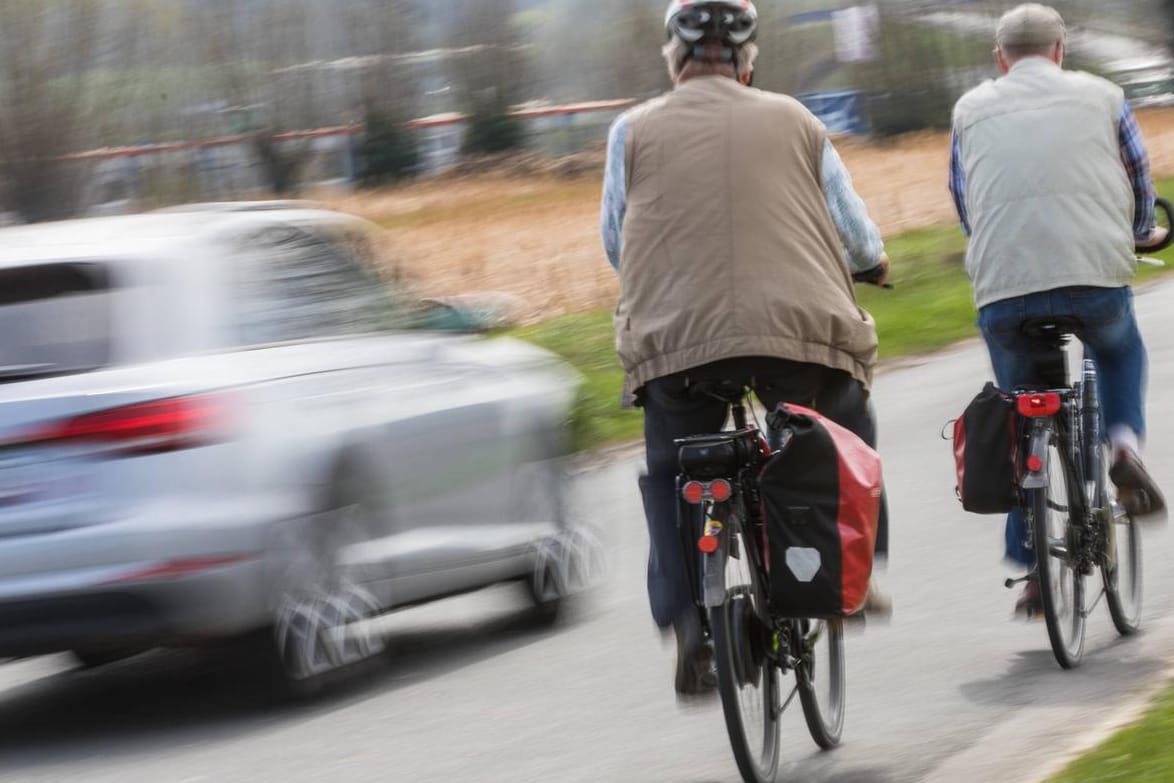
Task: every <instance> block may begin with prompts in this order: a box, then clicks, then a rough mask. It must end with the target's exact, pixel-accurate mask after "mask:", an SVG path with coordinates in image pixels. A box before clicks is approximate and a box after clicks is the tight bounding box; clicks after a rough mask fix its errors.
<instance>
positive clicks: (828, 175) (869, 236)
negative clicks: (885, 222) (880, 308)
mask: <svg viewBox="0 0 1174 783" xmlns="http://www.w3.org/2000/svg"><path fill="white" fill-rule="evenodd" d="M821 168H822V171H821V177H822V179H823V191H824V194H825V196H826V198H827V205H828V211H829V212H830V213H831V215H832V222H833V223H834V224H835V226H836V232H837V233H838V234H839V235H840V242H841V243H842V244H843V245H844V250H845V251H846V253H847V256H848V266H849V267H850V268H851V270H852V271H853V272H864V271H867V270H869V269H872V268H873V267H875V266H876V265H877V264H879V263H880V257H881V255H882V254H883V253H884V252H885V244H884V242H883V241H882V240H881V235H880V230H878V229H877V227H876V224H875V223H873V222H872V219H871V218H869V217H868V210H867V209H866V208H865V206H864V202H863V201H861V199H860V196H858V195H857V194H856V190H855V189H854V188H853V187H852V177H851V175H849V174H848V169H846V168H845V167H844V161H843V160H841V159H840V155H839V153H838V152H836V148H835V147H833V146H832V143H831V142H830V141H826V142H824V147H823V165H822V167H821Z"/></svg>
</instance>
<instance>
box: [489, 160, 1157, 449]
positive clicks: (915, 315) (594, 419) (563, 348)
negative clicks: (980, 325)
mask: <svg viewBox="0 0 1174 783" xmlns="http://www.w3.org/2000/svg"><path fill="white" fill-rule="evenodd" d="M1160 190H1161V191H1163V194H1164V195H1167V194H1174V180H1169V181H1166V182H1164V183H1162V187H1160ZM1168 197H1169V196H1168ZM885 244H886V248H887V250H888V253H889V256H890V258H892V260H893V268H892V280H893V281H894V284H895V286H896V288H895V289H893V290H880V289H875V288H869V287H868V286H861V287H860V289H859V298H860V303H861V305H862V306H863V307H864V308H865V309H867V310H868V311H869V312H871V313H872V315H873V317H874V318H875V319H876V323H877V334H878V336H879V338H880V346H881V358H882V360H883V359H892V358H895V357H899V356H908V355H911V354H921V353H928V352H931V351H934V350H938V349H941V348H944V347H946V346H948V345H951V344H953V343H956V342H958V341H959V340H963V339H966V338H968V337H973V336H975V335H977V334H978V329H977V326H976V325H975V317H976V313H975V310H974V304H973V299H972V297H971V289H970V281H969V280H968V279H967V277H966V271H965V269H964V267H963V260H964V255H965V252H966V239H965V237H964V236H963V235H962V232H961V231H960V230H958V229H957V228H953V227H950V228H930V229H922V230H918V231H911V232H908V233H905V234H901V235H900V236H897V237H892V238H890V239H888V240H887V241H886V243H885ZM1163 257H1164V258H1165V259H1166V260H1167V262H1168V263H1170V262H1171V261H1174V251H1167V253H1165V254H1163ZM1162 271H1163V270H1160V269H1156V268H1153V267H1148V266H1143V267H1141V269H1140V271H1139V273H1138V280H1139V281H1144V280H1147V279H1149V278H1152V277H1153V276H1154V275H1156V274H1160V273H1162ZM511 334H512V335H513V336H515V337H519V338H521V339H524V340H528V341H530V342H532V343H535V344H537V345H539V346H541V347H543V348H546V349H547V350H550V351H553V352H554V353H556V354H559V355H560V356H562V357H563V358H564V359H566V360H567V361H569V362H570V363H571V364H572V365H574V366H575V367H576V368H577V369H578V370H579V371H580V372H581V373H582V374H583V376H584V378H585V383H584V388H583V391H582V398H581V400H580V404H579V405H578V406H577V408H576V411H575V416H576V418H575V422H574V437H575V445H576V447H577V448H578V449H591V448H598V447H600V446H607V445H610V444H615V443H620V442H624V441H628V440H633V439H636V438H639V437H641V435H642V426H643V418H642V414H641V413H640V411H638V410H637V411H633V410H622V409H620V407H619V401H620V389H621V386H622V385H623V372H622V371H621V369H620V366H619V363H618V361H617V359H616V355H615V338H614V332H613V331H612V321H611V314H610V313H609V312H605V311H594V312H588V313H578V314H575V315H568V316H563V317H560V318H554V319H551V320H549V321H546V322H544V323H541V324H538V325H535V326H529V327H525V328H521V329H517V330H514V331H513V332H511ZM984 369H985V368H984Z"/></svg>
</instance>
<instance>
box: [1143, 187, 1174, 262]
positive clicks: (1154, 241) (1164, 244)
mask: <svg viewBox="0 0 1174 783" xmlns="http://www.w3.org/2000/svg"><path fill="white" fill-rule="evenodd" d="M1154 212H1155V213H1156V215H1157V216H1158V217H1159V221H1158V222H1159V225H1155V226H1154V227H1153V228H1152V229H1150V235H1149V236H1148V237H1146V238H1145V239H1143V240H1140V241H1136V248H1135V250H1136V251H1137V252H1138V253H1156V252H1158V251H1159V250H1165V249H1166V248H1168V247H1170V245H1171V244H1174V235H1171V233H1170V229H1169V228H1167V227H1166V226H1174V204H1171V203H1170V202H1169V201H1167V200H1166V199H1164V198H1155V199H1154ZM1161 223H1165V226H1163V225H1160V224H1161Z"/></svg>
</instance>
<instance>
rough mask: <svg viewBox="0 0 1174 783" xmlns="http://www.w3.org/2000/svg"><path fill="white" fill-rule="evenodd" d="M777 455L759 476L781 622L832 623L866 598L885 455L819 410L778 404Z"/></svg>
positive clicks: (772, 420)
mask: <svg viewBox="0 0 1174 783" xmlns="http://www.w3.org/2000/svg"><path fill="white" fill-rule="evenodd" d="M768 427H769V430H770V436H771V437H770V442H771V444H772V448H774V449H775V450H774V453H773V454H772V455H771V456H770V458H769V459H768V460H767V462H766V465H765V467H763V469H762V472H761V473H760V474H759V480H758V487H759V495H760V501H761V503H762V518H763V520H764V523H765V526H766V544H767V554H768V566H769V569H770V609H771V613H772V614H774V615H776V616H779V617H811V618H834V617H846V616H848V615H852V614H855V613H857V612H859V611H860V609H861V608H863V606H864V600H865V598H866V597H867V595H868V585H869V581H870V580H871V578H872V567H873V561H874V559H875V549H876V536H877V525H878V522H879V519H880V507H881V491H882V483H883V482H882V476H881V460H880V456H879V455H878V454H877V453H876V452H875V451H874V450H873V449H871V448H870V447H869V446H868V445H867V444H866V443H865V442H864V441H862V440H861V439H860V438H859V437H857V436H856V435H855V434H853V433H852V432H849V431H848V430H846V429H844V428H843V427H841V426H840V425H838V424H836V423H835V422H832V421H830V420H828V419H826V418H824V417H823V416H821V415H819V414H818V413H816V412H815V411H812V410H808V409H807V408H803V407H800V406H798V405H786V404H784V405H780V406H779V408H778V410H776V411H775V412H774V413H772V414H771V415H770V417H768Z"/></svg>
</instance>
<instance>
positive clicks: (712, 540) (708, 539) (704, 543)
mask: <svg viewBox="0 0 1174 783" xmlns="http://www.w3.org/2000/svg"><path fill="white" fill-rule="evenodd" d="M717 546H718V540H717V536H702V537H701V540H699V541H698V542H697V548H698V549H700V550H701V553H702V554H703V555H712V554H713V553H714V552H716V551H717Z"/></svg>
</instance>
